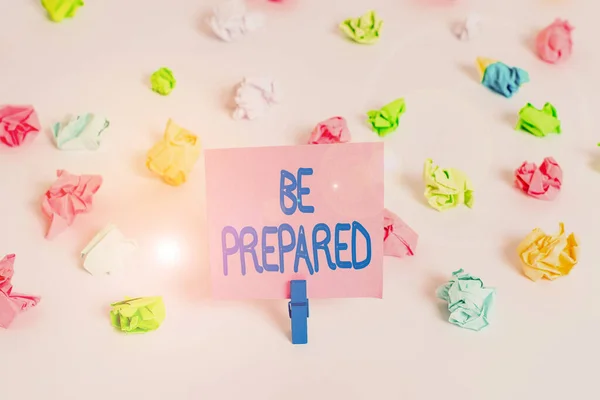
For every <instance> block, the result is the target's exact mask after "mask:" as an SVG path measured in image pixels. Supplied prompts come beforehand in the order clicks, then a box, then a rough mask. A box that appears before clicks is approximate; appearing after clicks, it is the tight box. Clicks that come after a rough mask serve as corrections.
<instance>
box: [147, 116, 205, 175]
mask: <svg viewBox="0 0 600 400" xmlns="http://www.w3.org/2000/svg"><path fill="white" fill-rule="evenodd" d="M201 151H202V146H201V143H200V139H199V138H198V136H196V135H194V134H193V133H192V132H190V131H188V130H187V129H185V128H182V127H180V126H179V125H177V124H176V123H175V122H173V120H171V119H169V121H168V122H167V127H166V128H165V133H164V136H163V138H162V140H160V141H159V142H157V143H156V144H155V145H154V147H152V148H151V149H150V150H149V151H148V154H147V158H146V167H148V169H149V170H150V171H152V172H154V173H155V174H157V175H159V176H160V177H161V178H162V179H163V181H164V182H165V183H167V184H169V185H172V186H179V185H181V184H183V183H185V182H186V181H187V177H188V175H189V173H190V172H191V171H192V169H193V168H194V164H195V163H196V161H197V160H198V158H199V157H200V153H201Z"/></svg>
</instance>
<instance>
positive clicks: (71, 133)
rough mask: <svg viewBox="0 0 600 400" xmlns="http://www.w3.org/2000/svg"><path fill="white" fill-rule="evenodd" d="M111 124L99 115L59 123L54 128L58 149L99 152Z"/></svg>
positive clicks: (84, 115)
mask: <svg viewBox="0 0 600 400" xmlns="http://www.w3.org/2000/svg"><path fill="white" fill-rule="evenodd" d="M109 125H110V122H109V121H108V120H107V119H106V118H104V117H99V116H97V115H94V114H91V113H86V114H83V115H78V116H76V117H72V118H70V119H69V120H68V121H66V122H65V123H63V124H61V123H60V122H57V123H56V124H54V126H53V127H52V136H54V141H55V142H56V147H58V148H59V149H61V150H98V148H99V147H100V141H101V140H102V135H103V133H104V131H105V130H106V128H108V126H109Z"/></svg>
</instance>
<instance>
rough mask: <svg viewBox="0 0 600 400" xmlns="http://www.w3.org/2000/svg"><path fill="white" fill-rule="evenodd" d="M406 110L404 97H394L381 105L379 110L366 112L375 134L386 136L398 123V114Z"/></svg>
mask: <svg viewBox="0 0 600 400" xmlns="http://www.w3.org/2000/svg"><path fill="white" fill-rule="evenodd" d="M405 111H406V103H405V101H404V99H396V100H394V101H392V102H391V103H389V104H386V105H385V106H383V107H382V108H381V109H380V110H371V111H369V112H367V117H369V123H370V124H371V127H372V128H373V130H374V131H375V132H377V135H379V136H380V137H383V136H386V135H387V134H389V133H392V132H394V131H395V130H396V129H397V128H398V124H399V123H400V116H401V115H402V114H404V112H405Z"/></svg>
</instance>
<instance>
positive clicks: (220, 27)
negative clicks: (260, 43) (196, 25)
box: [208, 0, 265, 42]
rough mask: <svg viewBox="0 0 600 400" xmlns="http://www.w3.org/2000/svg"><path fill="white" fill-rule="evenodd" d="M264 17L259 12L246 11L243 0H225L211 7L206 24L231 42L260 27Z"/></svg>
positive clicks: (221, 37)
mask: <svg viewBox="0 0 600 400" xmlns="http://www.w3.org/2000/svg"><path fill="white" fill-rule="evenodd" d="M264 23H265V17H264V15H263V14H261V13H257V12H248V11H247V9H246V4H245V2H244V1H243V0H225V1H223V2H221V3H220V4H218V5H216V6H215V7H214V8H213V15H212V16H211V17H210V18H209V20H208V24H209V25H210V27H211V29H212V30H213V32H214V33H215V35H217V36H218V37H219V38H220V39H222V40H224V41H226V42H231V41H233V40H237V39H239V38H240V37H242V36H244V35H246V34H248V33H250V32H253V31H255V30H257V29H259V28H261V27H262V26H263V25H264Z"/></svg>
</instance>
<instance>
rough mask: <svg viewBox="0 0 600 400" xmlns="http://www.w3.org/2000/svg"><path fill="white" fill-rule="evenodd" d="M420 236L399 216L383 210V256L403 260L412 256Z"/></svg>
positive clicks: (385, 209)
mask: <svg viewBox="0 0 600 400" xmlns="http://www.w3.org/2000/svg"><path fill="white" fill-rule="evenodd" d="M418 240H419V235H418V234H417V233H416V232H415V231H413V230H412V229H411V227H410V226H408V225H407V224H406V223H405V222H404V221H402V220H401V219H400V217H399V216H397V215H396V214H394V213H393V212H391V211H390V210H388V209H387V208H384V209H383V255H384V256H393V257H399V258H402V257H404V256H412V255H414V254H415V249H416V248H417V241H418Z"/></svg>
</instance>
